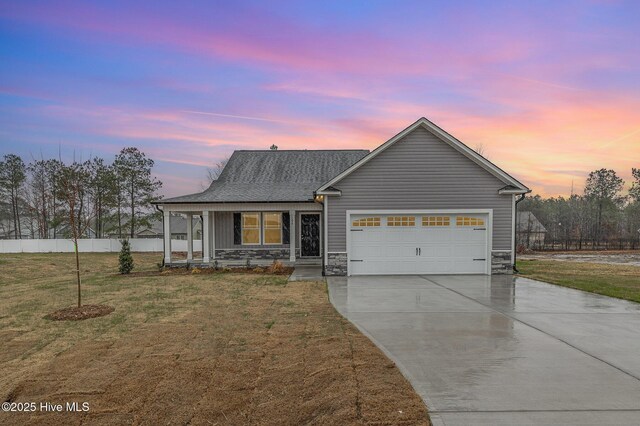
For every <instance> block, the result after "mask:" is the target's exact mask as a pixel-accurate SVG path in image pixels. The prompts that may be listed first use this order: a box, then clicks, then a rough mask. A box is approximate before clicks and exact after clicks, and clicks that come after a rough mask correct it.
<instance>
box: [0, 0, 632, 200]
mask: <svg viewBox="0 0 640 426" xmlns="http://www.w3.org/2000/svg"><path fill="white" fill-rule="evenodd" d="M132 3H134V2H131V1H113V0H110V1H104V2H98V1H92V2H88V1H78V2H67V1H51V2H35V1H33V2H32V1H13V2H8V1H2V0H0V154H7V153H16V154H20V155H22V156H23V158H24V159H25V160H29V159H31V158H32V157H38V158H39V157H40V156H41V155H42V156H44V157H57V155H58V151H59V150H60V152H61V153H62V156H63V157H64V158H65V159H70V158H72V156H73V155H74V154H75V156H76V157H77V158H82V159H86V158H88V157H91V156H102V157H105V158H109V159H110V158H112V157H113V155H114V154H115V153H117V152H118V151H119V150H120V149H121V148H122V147H124V146H137V147H139V148H140V149H142V150H143V151H144V152H146V153H147V154H148V155H149V156H150V157H151V158H153V159H154V160H156V167H155V170H154V171H155V173H156V174H157V175H158V176H159V178H160V179H161V180H162V181H163V182H164V185H165V188H164V189H163V192H164V194H165V195H178V194H181V193H189V192H196V191H199V190H200V189H201V185H202V183H203V181H204V177H205V167H206V166H210V165H212V164H213V163H215V162H216V161H218V160H220V159H221V158H223V157H226V156H228V155H230V154H231V152H232V151H233V150H234V149H266V148H268V147H269V146H270V145H271V144H276V145H278V147H279V148H280V149H321V148H368V149H373V148H375V147H376V146H378V145H379V144H381V143H383V142H384V141H386V140H387V139H389V138H390V137H392V136H393V135H394V134H395V133H397V132H398V131H400V130H402V129H403V128H404V127H406V126H407V125H409V124H410V123H412V122H414V121H415V120H416V119H418V118H419V117H421V116H425V117H427V118H429V119H430V120H431V121H433V122H435V123H436V124H438V125H439V126H440V127H442V128H444V129H445V130H447V131H448V132H449V133H451V134H453V135H454V136H456V137H457V138H458V139H460V140H461V141H463V142H464V143H466V144H467V145H469V146H470V147H472V148H475V147H477V146H478V145H482V146H483V147H484V151H485V153H486V155H487V156H488V158H489V159H490V160H491V161H493V162H495V163H496V164H497V165H499V166H500V167H502V168H504V169H506V170H507V171H508V172H510V173H512V174H513V175H514V176H515V177H517V178H519V179H520V180H522V181H523V183H525V184H526V185H528V186H529V187H531V188H532V189H533V191H534V192H535V193H539V194H542V195H553V196H555V195H567V194H568V193H569V191H570V189H571V184H572V181H573V182H574V185H575V189H576V191H581V190H582V185H583V182H584V179H585V178H586V175H587V174H588V172H589V171H591V170H594V169H597V168H602V167H606V168H612V169H614V170H616V171H617V172H618V174H619V175H621V176H622V177H623V178H624V179H625V180H626V181H627V182H628V181H629V180H630V174H631V167H640V23H639V22H640V1H629V2H624V1H605V0H602V1H557V0H554V1H532V2H515V1H506V2H494V1H492V2H482V1H474V2H469V1H461V2H456V1H448V0H447V1H413V2H401V1H389V2H381V1H371V0H367V1H344V0H342V1H335V2H333V1H325V0H323V1H313V2H301V1H291V2H285V1H268V2H267V1H255V2H244V1H225V2H215V1H203V2H195V1H189V2H178V1H176V2H161V1H157V0H154V1H149V2H135V6H132Z"/></svg>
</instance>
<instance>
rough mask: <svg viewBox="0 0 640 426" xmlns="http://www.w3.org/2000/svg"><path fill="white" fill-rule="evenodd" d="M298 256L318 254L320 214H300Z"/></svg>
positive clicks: (314, 255) (315, 255)
mask: <svg viewBox="0 0 640 426" xmlns="http://www.w3.org/2000/svg"><path fill="white" fill-rule="evenodd" d="M300 256H302V257H317V256H320V215H319V214H317V213H313V214H309V213H306V214H301V215H300Z"/></svg>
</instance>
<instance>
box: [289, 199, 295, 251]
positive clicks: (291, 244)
mask: <svg viewBox="0 0 640 426" xmlns="http://www.w3.org/2000/svg"><path fill="white" fill-rule="evenodd" d="M289 261H290V262H295V261H296V211H295V210H289Z"/></svg>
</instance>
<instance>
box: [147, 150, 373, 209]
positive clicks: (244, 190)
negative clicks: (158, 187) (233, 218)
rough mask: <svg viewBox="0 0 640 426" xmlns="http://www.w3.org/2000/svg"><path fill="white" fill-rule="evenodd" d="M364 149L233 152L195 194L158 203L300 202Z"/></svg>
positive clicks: (311, 197)
mask: <svg viewBox="0 0 640 426" xmlns="http://www.w3.org/2000/svg"><path fill="white" fill-rule="evenodd" d="M368 153H369V151H367V150H319V151H316V150H313V151H307V150H298V151H296V150H291V151H289V150H283V151H280V150H274V151H271V150H268V151H235V152H234V153H233V155H232V156H231V158H229V161H228V162H227V164H226V166H225V167H224V170H223V171H222V173H221V174H220V177H219V178H218V180H216V181H214V182H213V183H212V184H211V186H210V187H209V188H208V189H207V190H205V191H203V192H199V193H196V194H190V195H183V196H180V197H174V198H168V199H164V200H160V201H159V202H158V203H160V204H164V203H234V202H303V201H310V200H312V199H313V192H314V191H315V190H316V189H318V188H319V187H320V186H321V185H322V184H323V183H325V182H327V181H329V180H330V179H331V178H333V177H335V176H337V175H338V174H340V173H341V172H342V171H344V170H346V169H347V168H349V167H350V166H351V165H353V164H354V163H356V162H357V161H358V160H360V159H361V158H363V157H364V156H366V155H367V154H368Z"/></svg>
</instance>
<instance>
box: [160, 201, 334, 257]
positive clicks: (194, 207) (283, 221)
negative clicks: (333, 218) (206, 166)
mask: <svg viewBox="0 0 640 426" xmlns="http://www.w3.org/2000/svg"><path fill="white" fill-rule="evenodd" d="M162 210H163V216H164V220H163V228H164V232H163V238H164V264H165V265H166V266H185V265H193V266H200V267H213V266H240V265H246V264H247V261H248V262H249V263H250V264H251V265H254V266H258V265H267V264H270V263H272V262H273V261H274V260H279V261H281V262H283V263H284V264H286V265H296V264H298V265H300V264H305V265H321V264H322V258H323V255H324V241H325V236H324V229H325V226H324V215H323V211H322V210H323V205H322V204H321V203H318V202H305V203H206V204H198V203H189V204H187V203H185V204H164V205H162ZM171 214H182V215H185V216H186V218H187V240H186V257H185V253H184V251H183V250H184V245H183V244H180V245H182V247H181V248H182V249H183V250H176V249H177V247H174V245H176V246H177V244H176V243H175V242H174V243H172V240H171V232H172V230H171V220H170V216H171ZM195 216H199V217H200V218H201V223H202V238H201V240H199V241H196V240H195V239H194V231H193V229H194V227H193V223H194V221H193V218H194V217H195Z"/></svg>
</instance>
